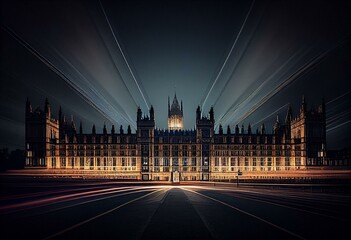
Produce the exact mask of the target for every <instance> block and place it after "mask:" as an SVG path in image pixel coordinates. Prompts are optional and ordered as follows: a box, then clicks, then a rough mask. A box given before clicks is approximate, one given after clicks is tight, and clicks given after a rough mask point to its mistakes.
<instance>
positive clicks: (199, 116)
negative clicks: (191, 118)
mask: <svg viewBox="0 0 351 240" xmlns="http://www.w3.org/2000/svg"><path fill="white" fill-rule="evenodd" d="M200 118H201V109H200V106H197V109H196V121H198V120H200Z"/></svg>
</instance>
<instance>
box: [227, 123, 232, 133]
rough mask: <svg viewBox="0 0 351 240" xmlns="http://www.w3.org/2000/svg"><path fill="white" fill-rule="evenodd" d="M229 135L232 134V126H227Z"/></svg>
mask: <svg viewBox="0 0 351 240" xmlns="http://www.w3.org/2000/svg"><path fill="white" fill-rule="evenodd" d="M227 134H231V130H230V126H229V125H228V126H227Z"/></svg>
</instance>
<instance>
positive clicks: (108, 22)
mask: <svg viewBox="0 0 351 240" xmlns="http://www.w3.org/2000/svg"><path fill="white" fill-rule="evenodd" d="M99 3H100V6H101V9H102V11H103V13H104V16H105V19H106V22H107V24H108V26H109V28H110V30H111V33H112V35H113V38H114V40H115V42H116V44H117V46H118V48H119V50H120V52H121V54H122V56H123V59H124V61H125V63H126V64H127V67H128V69H129V71H130V74H131V75H132V78H133V79H134V82H135V84H136V86H137V88H138V90H139V92H140V94H141V96H142V98H143V100H144V102H145V105H146V107H147V109H149V105H148V103H147V102H146V99H145V96H144V94H143V92H142V91H141V88H140V86H139V83H138V81H137V80H136V78H135V76H134V73H133V71H132V69H131V68H130V65H129V63H128V61H127V58H126V57H125V55H124V53H123V50H122V48H121V46H120V44H119V42H118V40H117V37H116V35H115V32H114V31H113V28H112V26H111V24H110V21H109V19H108V17H107V14H106V12H105V9H104V6H103V5H102V2H101V1H100V0H99Z"/></svg>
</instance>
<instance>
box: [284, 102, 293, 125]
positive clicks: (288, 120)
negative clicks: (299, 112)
mask: <svg viewBox="0 0 351 240" xmlns="http://www.w3.org/2000/svg"><path fill="white" fill-rule="evenodd" d="M291 119H292V109H291V105H290V103H289V106H288V111H287V113H286V117H285V125H288V126H290V123H291Z"/></svg>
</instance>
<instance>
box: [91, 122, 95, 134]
mask: <svg viewBox="0 0 351 240" xmlns="http://www.w3.org/2000/svg"><path fill="white" fill-rule="evenodd" d="M91 132H92V134H96V129H95V124H93V128H92V129H91Z"/></svg>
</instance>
